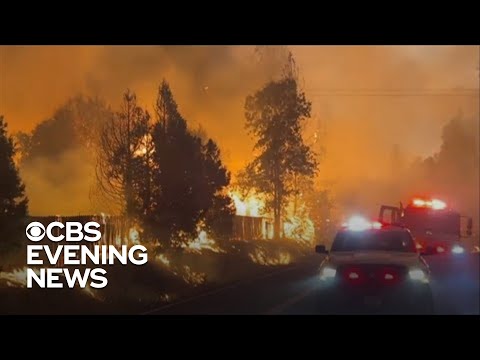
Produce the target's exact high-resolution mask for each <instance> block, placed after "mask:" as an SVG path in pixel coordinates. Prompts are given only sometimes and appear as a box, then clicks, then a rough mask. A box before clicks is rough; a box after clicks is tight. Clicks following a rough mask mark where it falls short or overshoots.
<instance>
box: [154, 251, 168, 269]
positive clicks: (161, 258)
mask: <svg viewBox="0 0 480 360" xmlns="http://www.w3.org/2000/svg"><path fill="white" fill-rule="evenodd" d="M155 259H156V260H157V261H159V262H160V263H162V264H163V265H165V266H166V267H170V260H169V259H168V258H167V256H166V255H165V254H158V255H157V256H156V257H155Z"/></svg>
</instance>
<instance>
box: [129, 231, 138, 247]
mask: <svg viewBox="0 0 480 360" xmlns="http://www.w3.org/2000/svg"><path fill="white" fill-rule="evenodd" d="M128 238H129V240H130V241H131V243H132V244H134V245H138V244H140V233H139V231H138V230H137V228H136V227H132V228H130V230H128Z"/></svg>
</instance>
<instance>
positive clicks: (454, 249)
mask: <svg viewBox="0 0 480 360" xmlns="http://www.w3.org/2000/svg"><path fill="white" fill-rule="evenodd" d="M464 252H465V249H464V248H463V247H461V246H459V245H454V246H453V247H452V253H454V254H463V253H464Z"/></svg>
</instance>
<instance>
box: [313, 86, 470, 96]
mask: <svg viewBox="0 0 480 360" xmlns="http://www.w3.org/2000/svg"><path fill="white" fill-rule="evenodd" d="M306 92H307V93H308V94H309V95H310V96H387V97H391V96H394V97H396V96H398V97H419V96H466V97H469V96H472V97H477V96H479V89H476V88H468V89H367V88H363V89H359V88H357V89H307V90H306Z"/></svg>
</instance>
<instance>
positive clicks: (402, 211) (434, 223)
mask: <svg viewBox="0 0 480 360" xmlns="http://www.w3.org/2000/svg"><path fill="white" fill-rule="evenodd" d="M379 221H380V222H381V223H383V224H392V225H397V226H403V227H406V228H408V229H409V230H410V232H411V233H412V235H413V236H414V238H415V243H416V247H417V249H418V251H419V252H421V253H424V254H428V255H432V254H451V253H453V254H460V253H463V252H465V247H464V245H463V244H462V242H461V239H462V237H469V236H471V235H472V219H471V218H469V217H466V216H462V215H460V213H458V212H457V211H455V210H452V209H450V208H448V207H447V205H446V203H445V202H443V201H441V200H437V199H413V200H412V201H411V202H410V203H409V204H408V205H407V206H406V207H403V205H402V203H400V206H399V207H396V206H388V205H382V206H381V208H380V213H379ZM464 228H466V232H465V234H462V229H464Z"/></svg>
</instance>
